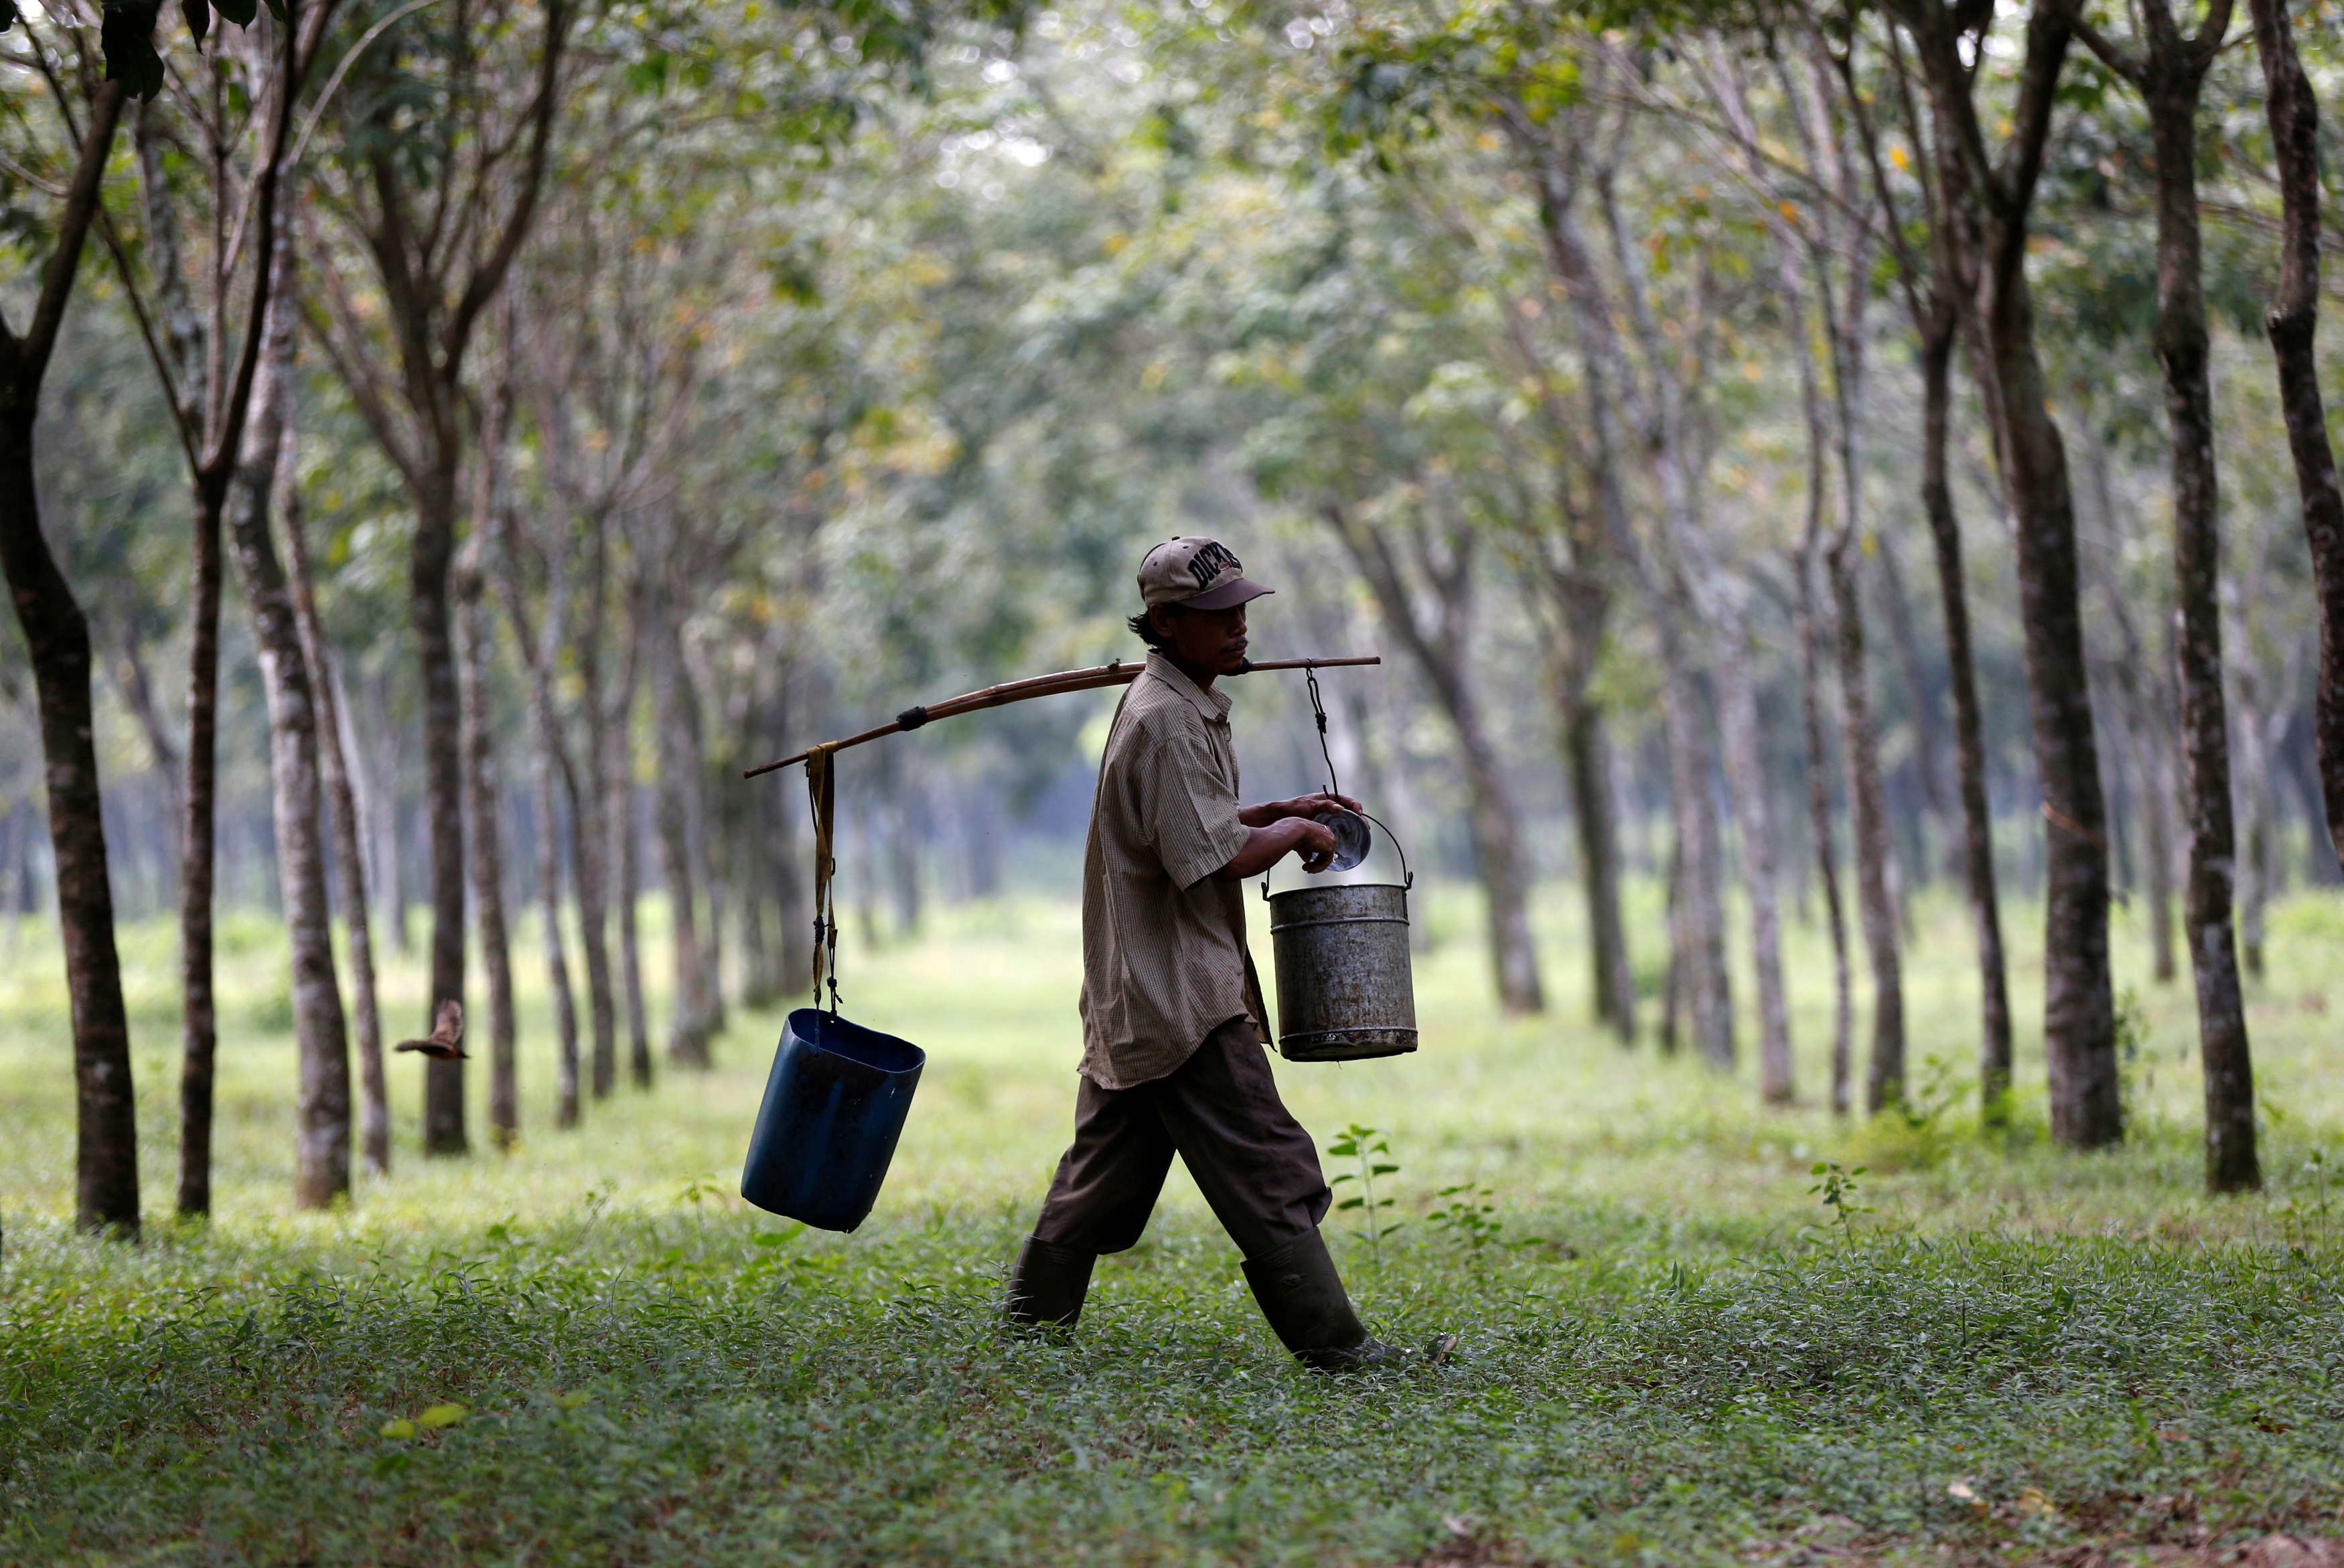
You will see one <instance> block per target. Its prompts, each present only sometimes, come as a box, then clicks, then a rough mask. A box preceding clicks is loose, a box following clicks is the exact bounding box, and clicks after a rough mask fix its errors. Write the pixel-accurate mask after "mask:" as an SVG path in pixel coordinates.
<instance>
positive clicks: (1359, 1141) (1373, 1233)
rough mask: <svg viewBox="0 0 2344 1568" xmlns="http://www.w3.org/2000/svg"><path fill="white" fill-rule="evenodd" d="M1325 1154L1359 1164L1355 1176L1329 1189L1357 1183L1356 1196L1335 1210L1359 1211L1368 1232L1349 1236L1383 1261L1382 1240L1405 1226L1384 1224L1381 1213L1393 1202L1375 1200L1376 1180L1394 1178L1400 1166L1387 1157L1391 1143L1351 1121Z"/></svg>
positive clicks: (1341, 1179) (1347, 1173)
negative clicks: (1372, 1251) (1385, 1177)
mask: <svg viewBox="0 0 2344 1568" xmlns="http://www.w3.org/2000/svg"><path fill="white" fill-rule="evenodd" d="M1327 1152H1328V1153H1329V1154H1332V1155H1333V1156H1334V1157H1335V1158H1336V1159H1338V1160H1355V1161H1358V1162H1359V1170H1358V1171H1356V1172H1354V1171H1345V1172H1344V1173H1343V1174H1342V1175H1340V1176H1338V1177H1336V1178H1335V1179H1334V1181H1331V1182H1329V1183H1328V1185H1329V1186H1333V1187H1339V1186H1341V1185H1342V1184H1343V1183H1344V1182H1346V1181H1357V1182H1358V1183H1359V1191H1357V1192H1355V1193H1353V1194H1352V1195H1351V1196H1350V1197H1349V1198H1346V1199H1344V1200H1342V1201H1340V1202H1339V1203H1337V1204H1336V1205H1335V1207H1336V1208H1337V1209H1338V1210H1344V1209H1357V1210H1358V1211H1359V1217H1360V1219H1361V1220H1363V1221H1365V1222H1366V1224H1367V1229H1366V1230H1364V1231H1352V1232H1351V1233H1352V1234H1353V1235H1355V1236H1357V1237H1359V1240H1361V1241H1365V1242H1366V1243H1367V1244H1368V1245H1369V1247H1370V1248H1372V1249H1374V1251H1375V1252H1376V1255H1377V1256H1378V1257H1379V1258H1380V1257H1382V1255H1383V1239H1384V1238H1385V1237H1386V1236H1388V1235H1389V1234H1391V1233H1392V1232H1393V1231H1397V1230H1399V1228H1400V1226H1401V1225H1402V1224H1403V1223H1405V1221H1399V1220H1392V1221H1386V1220H1385V1219H1384V1217H1383V1211H1384V1210H1386V1209H1389V1208H1391V1207H1392V1206H1393V1202H1394V1200H1392V1199H1389V1198H1378V1197H1377V1196H1376V1178H1377V1177H1379V1176H1396V1175H1398V1174H1399V1162H1398V1161H1394V1160H1392V1159H1391V1157H1390V1156H1391V1142H1390V1140H1389V1139H1387V1138H1386V1137H1385V1136H1384V1135H1383V1134H1382V1133H1380V1132H1379V1131H1376V1129H1374V1128H1372V1127H1362V1126H1360V1125H1359V1123H1358V1122H1356V1121H1354V1122H1352V1123H1351V1124H1350V1125H1349V1127H1346V1128H1344V1129H1343V1133H1342V1136H1341V1137H1339V1138H1338V1139H1336V1140H1335V1141H1334V1142H1332V1143H1329V1145H1328V1146H1327ZM1379 1157H1380V1158H1379Z"/></svg>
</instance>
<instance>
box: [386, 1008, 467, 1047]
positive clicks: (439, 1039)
mask: <svg viewBox="0 0 2344 1568" xmlns="http://www.w3.org/2000/svg"><path fill="white" fill-rule="evenodd" d="M463 1038H464V1004H463V1003H462V1002H460V1001H458V1000H456V999H455V998H454V997H450V998H449V999H448V1000H446V1001H443V1002H441V1003H440V1011H439V1012H438V1013H437V1014H436V1015H435V1016H434V1017H433V1018H432V1020H431V1038H430V1039H429V1040H400V1041H399V1043H398V1044H397V1045H396V1046H394V1047H392V1049H393V1050H419V1051H421V1052H422V1053H423V1054H424V1055H426V1056H428V1057H429V1058H431V1059H432V1060H435V1061H465V1060H470V1056H471V1053H470V1051H468V1050H465V1049H464V1048H463V1047H462V1046H461V1045H459V1044H458V1043H457V1041H459V1040H462V1039H463Z"/></svg>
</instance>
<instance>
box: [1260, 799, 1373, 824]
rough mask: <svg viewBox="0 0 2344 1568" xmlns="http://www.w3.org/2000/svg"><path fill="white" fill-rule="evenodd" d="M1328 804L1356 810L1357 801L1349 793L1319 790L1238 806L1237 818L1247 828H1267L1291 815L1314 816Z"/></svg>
mask: <svg viewBox="0 0 2344 1568" xmlns="http://www.w3.org/2000/svg"><path fill="white" fill-rule="evenodd" d="M1330 806H1340V807H1341V808H1342V809H1344V810H1346V811H1357V810H1358V809H1359V802H1358V801H1357V800H1354V799H1351V798H1350V797H1349V795H1329V794H1328V793H1327V792H1326V791H1324V790H1321V791H1319V792H1318V794H1316V795H1298V796H1296V797H1295V798H1294V799H1291V800H1264V801H1263V802H1261V804H1259V805H1258V806H1240V807H1239V808H1238V821H1240V822H1242V823H1244V824H1245V825H1246V826H1247V827H1248V828H1268V827H1270V826H1272V825H1273V824H1275V823H1278V822H1283V821H1285V820H1287V819H1288V818H1293V817H1315V816H1317V815H1318V813H1319V812H1321V811H1324V810H1326V809H1328V808H1329V807H1330Z"/></svg>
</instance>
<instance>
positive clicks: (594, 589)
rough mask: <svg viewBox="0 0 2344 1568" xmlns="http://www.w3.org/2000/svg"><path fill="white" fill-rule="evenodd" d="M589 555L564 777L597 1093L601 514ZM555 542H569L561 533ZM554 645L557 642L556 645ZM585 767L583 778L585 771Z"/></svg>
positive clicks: (610, 1074)
mask: <svg viewBox="0 0 2344 1568" xmlns="http://www.w3.org/2000/svg"><path fill="white" fill-rule="evenodd" d="M593 530H594V531H593V539H592V543H591V554H590V556H589V571H590V573H591V576H590V578H589V582H588V591H587V598H586V604H587V609H586V618H585V624H584V626H583V627H582V628H581V629H580V634H579V637H578V638H577V643H576V655H577V661H578V679H579V685H580V688H581V694H582V695H581V699H580V707H581V710H582V711H583V713H584V715H585V719H586V755H585V767H584V768H583V769H579V768H573V767H571V766H570V763H569V760H568V757H567V754H566V753H565V755H564V758H563V761H562V769H561V783H562V788H563V789H564V791H565V792H566V793H567V794H568V796H569V799H570V849H571V867H572V870H571V883H572V885H573V886H574V887H576V888H577V890H578V945H579V947H580V948H581V950H583V952H584V955H585V959H586V1013H587V1018H588V1020H589V1021H590V1023H591V1026H592V1029H593V1034H594V1043H593V1058H592V1062H591V1070H590V1075H589V1081H590V1083H591V1090H592V1093H593V1096H594V1098H595V1099H597V1100H602V1099H606V1098H608V1097H609V1095H610V1092H611V1086H612V1084H613V1083H614V1082H615V1081H617V1078H618V1044H617V1041H618V1010H617V1006H616V1001H615V999H614V997H613V994H612V991H611V948H610V940H609V908H608V906H609V903H610V865H611V853H610V851H611V826H610V810H609V790H608V788H607V786H606V784H605V782H604V775H605V774H606V773H607V772H608V770H609V768H610V761H609V754H610V747H609V742H608V739H606V735H605V731H606V730H607V729H608V728H609V727H608V725H607V724H606V723H605V721H604V714H603V709H604V704H605V703H606V702H608V700H609V698H608V696H607V694H605V693H604V691H603V690H602V643H603V636H602V633H603V628H604V627H605V626H606V625H607V618H608V609H609V603H610V528H609V522H608V519H607V518H602V517H600V516H598V517H596V518H595V519H594V521H593ZM553 548H556V549H561V548H563V546H562V541H561V540H560V539H557V540H556V541H555V542H554V547H553ZM549 646H550V645H549ZM581 774H582V775H583V777H582V778H581Z"/></svg>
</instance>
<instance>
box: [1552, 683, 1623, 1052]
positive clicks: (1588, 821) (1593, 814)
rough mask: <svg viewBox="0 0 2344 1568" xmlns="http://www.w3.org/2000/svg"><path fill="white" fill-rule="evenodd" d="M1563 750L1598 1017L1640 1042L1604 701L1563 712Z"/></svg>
mask: <svg viewBox="0 0 2344 1568" xmlns="http://www.w3.org/2000/svg"><path fill="white" fill-rule="evenodd" d="M1562 750H1563V760H1564V769H1565V771H1566V772H1567V773H1568V774H1569V775H1570V780H1571V818H1572V820H1573V822H1574V823H1575V825H1576V826H1577V827H1578V829H1579V866H1580V875H1581V879H1583V880H1584V881H1585V883H1586V889H1585V891H1586V894H1587V930H1588V944H1587V945H1588V960H1589V962H1590V964H1591V966H1592V968H1593V970H1594V991H1595V1019H1596V1021H1597V1022H1598V1023H1601V1024H1605V1025H1608V1026H1609V1027H1610V1028H1611V1030H1612V1031H1613V1032H1614V1033H1616V1034H1618V1035H1619V1037H1620V1043H1621V1044H1622V1045H1633V1044H1635V1043H1636V979H1635V974H1634V971H1633V970H1632V969H1631V968H1630V967H1629V963H1628V932H1627V926H1626V923H1625V922H1624V921H1623V920H1622V919H1621V914H1620V883H1621V873H1620V822H1619V809H1618V804H1617V802H1616V801H1615V800H1614V799H1612V795H1611V757H1610V751H1611V747H1610V745H1609V744H1608V742H1607V739H1606V738H1605V735H1604V729H1603V709H1602V707H1601V704H1599V703H1597V702H1594V701H1592V700H1591V699H1587V698H1585V697H1583V696H1582V697H1581V699H1579V700H1578V701H1576V702H1572V703H1571V704H1569V705H1568V706H1567V707H1566V708H1565V709H1564V712H1563V722H1562Z"/></svg>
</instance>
